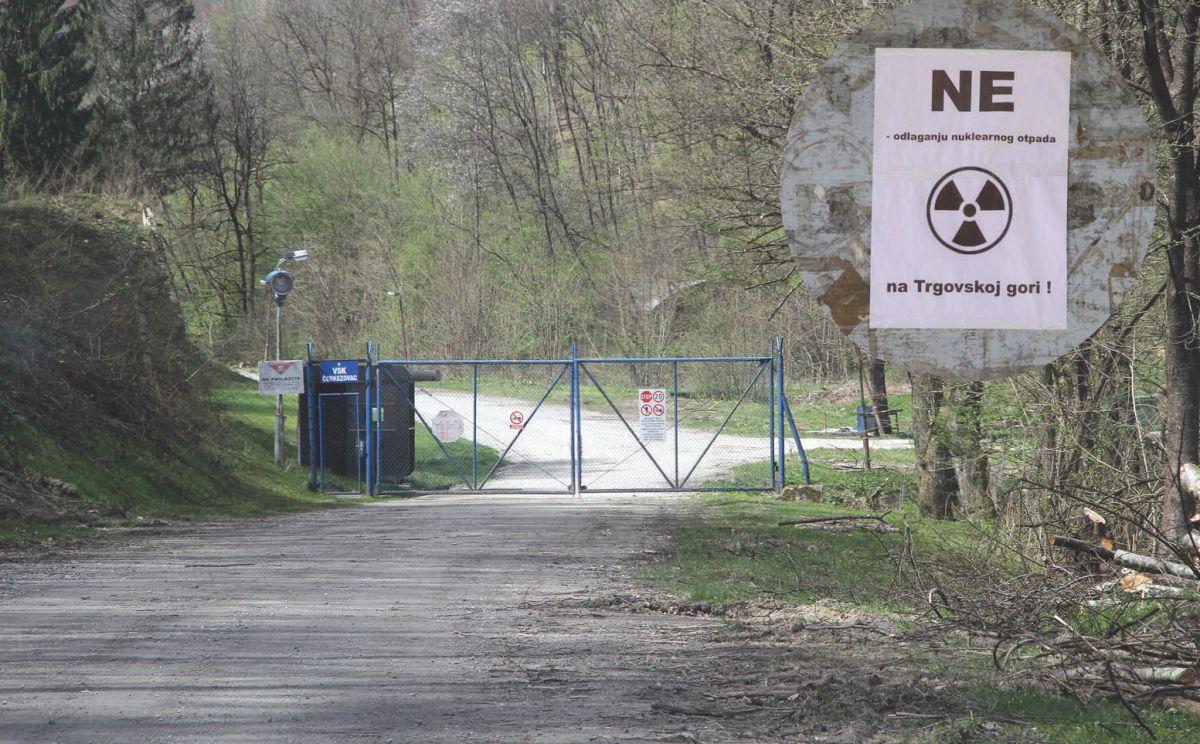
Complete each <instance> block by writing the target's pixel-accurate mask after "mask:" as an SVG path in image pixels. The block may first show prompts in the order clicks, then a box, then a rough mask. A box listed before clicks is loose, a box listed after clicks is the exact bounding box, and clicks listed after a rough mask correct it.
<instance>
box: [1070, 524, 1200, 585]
mask: <svg viewBox="0 0 1200 744" xmlns="http://www.w3.org/2000/svg"><path fill="white" fill-rule="evenodd" d="M1050 544H1051V545H1053V546H1055V547H1056V548H1066V549H1067V550H1073V551H1075V552H1077V553H1088V554H1090V555H1094V556H1096V557H1097V558H1103V559H1104V560H1106V561H1111V562H1113V563H1116V564H1117V565H1119V566H1124V567H1126V568H1132V569H1134V570H1137V571H1141V572H1142V573H1154V574H1168V575H1170V576H1178V577H1179V578H1181V579H1192V580H1194V581H1200V574H1198V573H1197V572H1196V569H1194V568H1192V567H1191V566H1188V565H1185V564H1183V563H1176V562H1175V561H1164V560H1160V559H1158V558H1153V557H1151V556H1148V555H1139V554H1137V553H1130V552H1129V551H1128V550H1110V549H1108V548H1103V547H1100V546H1099V545H1092V544H1091V543H1089V542H1084V541H1083V540H1076V539H1075V538H1073V537H1059V536H1058V535H1052V536H1051V537H1050Z"/></svg>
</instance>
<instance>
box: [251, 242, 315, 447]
mask: <svg viewBox="0 0 1200 744" xmlns="http://www.w3.org/2000/svg"><path fill="white" fill-rule="evenodd" d="M307 260H308V251H306V250H301V251H288V252H287V253H285V254H283V256H282V257H281V258H280V259H279V263H277V264H275V270H274V271H272V272H271V273H269V274H267V276H266V277H265V278H264V279H263V280H262V283H263V285H264V286H266V287H267V289H269V290H271V295H272V296H273V297H274V298H275V359H276V361H282V359H283V301H284V300H286V299H287V296H288V293H289V292H291V291H292V287H293V286H294V284H295V283H294V281H293V279H292V275H291V274H289V273H288V272H286V271H284V270H283V265H284V264H286V263H287V262H288V261H295V262H302V261H307ZM285 420H286V417H285V416H284V415H283V395H282V394H279V395H276V396H275V464H276V465H277V466H279V467H281V468H282V467H286V466H287V455H286V454H285V452H284V449H285V445H284V441H283V428H284V427H283V424H284V421H285Z"/></svg>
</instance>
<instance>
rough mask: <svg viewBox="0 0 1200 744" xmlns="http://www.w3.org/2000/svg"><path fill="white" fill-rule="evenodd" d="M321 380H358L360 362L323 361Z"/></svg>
mask: <svg viewBox="0 0 1200 744" xmlns="http://www.w3.org/2000/svg"><path fill="white" fill-rule="evenodd" d="M321 382H358V362H357V361H355V360H345V361H340V362H321Z"/></svg>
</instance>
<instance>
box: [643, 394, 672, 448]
mask: <svg viewBox="0 0 1200 744" xmlns="http://www.w3.org/2000/svg"><path fill="white" fill-rule="evenodd" d="M666 400H667V391H666V390H663V389H661V388H647V389H643V390H641V391H640V392H639V393H638V436H639V438H641V440H642V441H643V442H662V441H665V440H666V438H667V407H666V405H665V402H666Z"/></svg>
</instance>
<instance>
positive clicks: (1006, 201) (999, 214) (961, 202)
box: [925, 166, 1012, 255]
mask: <svg viewBox="0 0 1200 744" xmlns="http://www.w3.org/2000/svg"><path fill="white" fill-rule="evenodd" d="M925 213H926V216H927V218H928V220H929V230H930V231H931V232H932V233H933V237H935V238H937V239H938V242H939V243H941V244H942V245H944V246H946V247H947V248H949V249H950V250H952V251H954V252H955V253H963V254H966V255H975V254H978V253H983V252H985V251H989V250H991V249H992V248H995V247H996V245H997V244H999V243H1000V241H1001V240H1004V236H1005V235H1007V234H1008V227H1009V225H1011V224H1012V197H1011V196H1009V193H1008V187H1007V186H1005V185H1004V182H1003V181H1001V180H1000V178H999V177H998V176H997V175H996V174H995V173H992V172H991V171H987V170H984V169H983V168H976V167H973V166H968V167H965V168H956V169H954V170H952V171H950V172H949V173H947V174H946V175H944V176H942V177H941V178H940V179H938V182H937V183H936V184H934V187H933V190H932V191H930V192H929V203H928V204H927V205H926V208H925Z"/></svg>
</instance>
